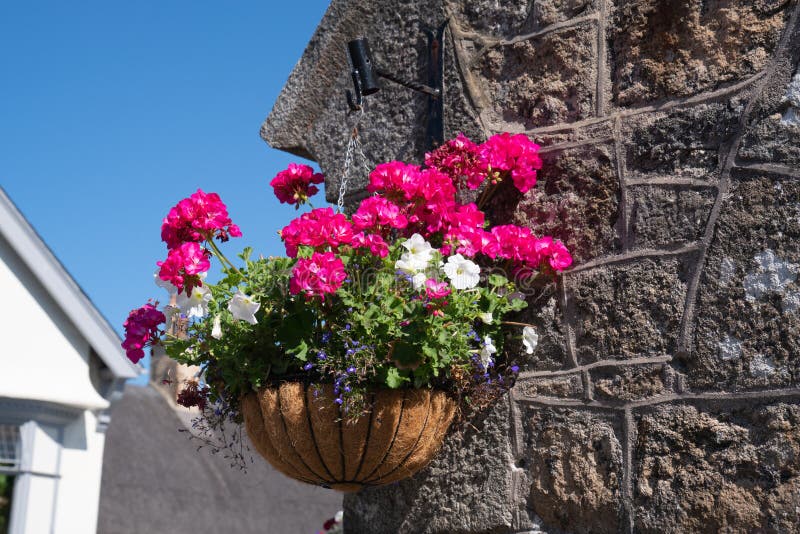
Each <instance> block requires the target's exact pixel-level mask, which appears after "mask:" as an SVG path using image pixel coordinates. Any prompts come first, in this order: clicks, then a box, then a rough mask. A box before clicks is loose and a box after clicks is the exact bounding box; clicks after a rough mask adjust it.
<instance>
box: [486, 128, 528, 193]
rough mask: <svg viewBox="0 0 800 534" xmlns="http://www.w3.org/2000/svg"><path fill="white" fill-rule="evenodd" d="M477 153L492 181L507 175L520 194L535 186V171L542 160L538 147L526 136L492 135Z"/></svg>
mask: <svg viewBox="0 0 800 534" xmlns="http://www.w3.org/2000/svg"><path fill="white" fill-rule="evenodd" d="M479 152H480V155H481V157H482V158H483V159H484V160H485V161H486V163H487V164H488V166H489V172H490V174H492V175H493V176H492V179H497V178H500V179H502V176H501V174H502V173H509V174H511V179H512V181H513V182H514V186H515V187H516V188H517V189H519V190H520V192H521V193H527V192H528V190H529V189H530V188H531V187H533V186H535V185H536V171H537V170H539V169H541V168H542V160H541V158H539V145H537V144H536V143H534V142H533V141H531V140H530V139H528V136H527V135H524V134H516V135H512V134H510V133H502V134H498V135H493V136H492V137H490V138H489V139H487V140H486V142H485V143H483V144H482V145H481V146H480V147H479Z"/></svg>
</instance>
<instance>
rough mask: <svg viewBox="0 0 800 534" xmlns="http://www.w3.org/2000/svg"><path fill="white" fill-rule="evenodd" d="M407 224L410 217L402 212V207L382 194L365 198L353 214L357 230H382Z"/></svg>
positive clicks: (402, 226)
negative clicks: (381, 195)
mask: <svg viewBox="0 0 800 534" xmlns="http://www.w3.org/2000/svg"><path fill="white" fill-rule="evenodd" d="M406 226H408V219H407V218H406V216H405V215H403V214H402V213H400V207H399V206H398V205H397V204H395V203H393V202H391V201H390V200H387V199H385V198H383V197H380V196H372V197H367V198H365V199H364V200H362V201H361V204H360V205H359V206H358V209H357V210H356V212H355V213H354V214H353V227H354V228H355V229H356V230H381V229H383V228H405V227H406Z"/></svg>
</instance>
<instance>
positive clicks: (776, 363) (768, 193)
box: [683, 173, 800, 390]
mask: <svg viewBox="0 0 800 534" xmlns="http://www.w3.org/2000/svg"><path fill="white" fill-rule="evenodd" d="M798 243H800V183H798V182H797V180H792V179H778V178H775V177H767V176H763V175H758V174H749V173H740V174H738V175H737V176H736V179H735V180H734V183H733V187H732V189H731V192H730V194H729V195H728V196H727V198H726V200H725V202H724V204H723V205H722V211H721V213H720V217H719V221H718V223H717V228H716V231H715V236H714V242H713V243H712V246H711V247H710V249H709V252H708V258H707V261H706V265H705V267H704V270H703V274H702V277H701V280H700V286H699V291H698V298H697V304H696V309H697V312H696V316H697V319H696V325H695V331H694V350H693V351H692V354H690V355H688V356H686V357H685V361H683V364H684V365H685V366H686V369H687V371H688V372H687V375H688V380H689V385H690V387H694V388H702V389H723V390H736V389H748V388H761V387H784V386H788V385H791V384H798V377H800V283H798V282H800V280H798V278H799V277H800V246H799V245H798Z"/></svg>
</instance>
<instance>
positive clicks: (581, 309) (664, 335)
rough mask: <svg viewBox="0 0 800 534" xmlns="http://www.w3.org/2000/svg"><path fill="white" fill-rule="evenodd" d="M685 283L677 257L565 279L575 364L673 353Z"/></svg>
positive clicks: (625, 265)
mask: <svg viewBox="0 0 800 534" xmlns="http://www.w3.org/2000/svg"><path fill="white" fill-rule="evenodd" d="M686 280H687V272H686V268H685V266H684V264H683V261H682V258H667V259H642V260H638V261H636V262H635V263H631V264H623V265H613V266H609V267H608V268H605V269H602V268H601V269H593V270H590V271H584V272H578V273H576V274H574V275H568V277H567V281H566V284H567V290H568V292H569V293H568V298H569V300H570V306H571V308H572V310H573V312H572V313H573V314H574V316H575V345H576V351H577V357H578V362H579V363H581V364H585V363H591V362H594V361H598V360H603V359H609V358H619V359H626V358H633V357H639V356H661V355H665V354H667V355H669V354H672V353H674V351H675V349H676V347H677V340H678V339H677V338H678V331H679V328H680V322H681V316H682V314H683V308H684V304H685V300H686Z"/></svg>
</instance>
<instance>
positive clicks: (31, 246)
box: [0, 187, 141, 378]
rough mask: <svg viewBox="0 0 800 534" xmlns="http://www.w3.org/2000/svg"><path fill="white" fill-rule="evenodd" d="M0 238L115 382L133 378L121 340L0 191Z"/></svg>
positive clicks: (135, 369) (136, 371)
mask: <svg viewBox="0 0 800 534" xmlns="http://www.w3.org/2000/svg"><path fill="white" fill-rule="evenodd" d="M0 234H2V235H3V237H4V238H5V239H6V241H8V243H9V244H10V245H11V248H12V249H14V251H15V252H16V253H17V254H18V255H19V257H20V258H21V259H22V261H23V262H24V263H25V265H26V266H27V267H28V268H29V269H30V270H31V272H32V273H33V274H34V276H36V278H37V279H38V280H39V282H40V283H41V284H42V286H44V288H45V289H46V290H47V292H48V293H49V294H50V296H51V297H52V298H53V300H55V301H56V303H58V305H59V306H60V307H61V309H62V310H63V311H64V313H65V314H66V315H67V317H69V318H70V320H71V321H72V322H73V324H74V325H75V327H76V328H77V329H78V331H79V332H80V333H81V335H83V336H84V337H85V338H86V340H87V341H88V343H89V345H90V346H91V347H92V348H93V349H94V351H95V352H96V353H97V355H98V356H99V357H100V359H102V360H103V362H104V363H105V364H106V366H108V368H109V370H110V371H111V372H112V373H113V374H114V375H115V376H116V377H117V378H134V377H136V376H138V375H139V373H140V372H141V371H140V370H141V367H140V366H138V365H135V364H133V363H131V361H130V360H128V358H127V357H126V356H125V352H124V350H123V349H122V347H121V346H120V342H121V340H120V338H119V336H118V335H117V333H116V332H115V331H114V330H113V329H112V328H111V326H110V325H109V324H108V321H106V320H105V318H104V317H103V316H102V315H101V314H100V312H99V311H97V308H95V307H94V304H92V302H91V301H90V300H89V297H87V296H86V294H85V293H84V292H83V291H82V290H81V288H80V287H78V284H76V283H75V280H73V279H72V277H71V276H70V275H69V273H68V272H67V271H66V269H64V266H63V265H61V262H59V261H58V259H57V258H56V257H55V255H53V253H52V252H51V251H50V249H49V248H48V247H47V245H46V244H45V243H44V241H42V239H41V238H40V237H39V235H38V234H37V233H36V231H35V230H34V229H33V228H32V227H31V225H30V224H28V221H27V220H26V219H25V217H23V215H22V213H20V211H19V210H18V209H17V207H16V206H15V205H14V203H13V202H12V201H11V199H9V198H8V196H7V195H6V193H5V191H4V190H3V188H2V187H0Z"/></svg>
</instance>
